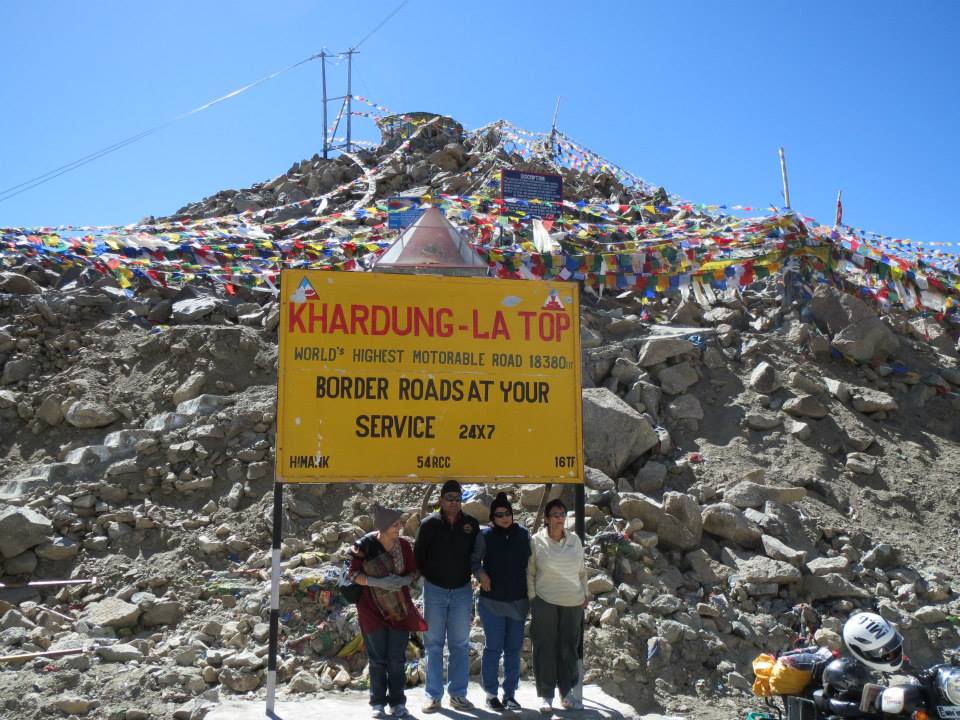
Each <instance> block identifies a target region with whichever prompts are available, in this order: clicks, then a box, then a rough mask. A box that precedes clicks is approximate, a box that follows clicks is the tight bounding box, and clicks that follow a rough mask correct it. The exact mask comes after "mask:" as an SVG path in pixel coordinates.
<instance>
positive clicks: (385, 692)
mask: <svg viewBox="0 0 960 720" xmlns="http://www.w3.org/2000/svg"><path fill="white" fill-rule="evenodd" d="M409 635H410V633H408V632H407V631H406V630H393V629H392V628H381V629H379V630H375V631H374V632H372V633H364V635H363V645H364V647H365V648H366V649H367V658H368V659H369V661H370V704H371V705H388V704H389V705H392V706H394V707H396V706H397V705H403V704H405V703H406V701H407V698H406V696H405V695H404V693H403V689H404V687H406V684H407V675H406V672H405V671H404V662H405V660H406V656H407V639H408V637H409Z"/></svg>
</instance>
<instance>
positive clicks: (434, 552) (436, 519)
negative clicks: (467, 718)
mask: <svg viewBox="0 0 960 720" xmlns="http://www.w3.org/2000/svg"><path fill="white" fill-rule="evenodd" d="M462 501H463V488H461V487H460V483H458V482H457V481H456V480H447V481H446V482H445V483H444V484H443V487H442V488H441V490H440V512H436V513H432V514H430V515H428V516H427V517H425V518H424V519H423V522H421V523H420V530H419V531H418V532H417V540H416V543H415V544H414V546H413V554H414V556H415V557H416V560H417V569H418V570H419V571H420V574H421V575H423V611H424V612H423V614H424V618H425V619H426V621H427V632H426V636H425V638H424V641H425V642H424V644H425V646H426V651H427V687H426V691H427V700H426V703H425V704H424V706H423V708H422V709H423V711H424V712H426V713H431V712H437V711H438V710H440V707H441V705H440V700H441V698H443V684H444V683H443V644H444V640H446V643H447V649H448V651H449V653H450V664H449V667H448V669H447V691H448V692H449V694H450V706H451V707H453V708H454V709H456V710H470V709H472V708H473V704H472V703H471V702H470V701H469V700H467V683H468V682H469V680H470V646H469V640H470V616H471V612H472V609H473V588H472V587H471V585H470V569H471V568H470V556H471V554H472V552H473V544H474V542H475V541H476V538H477V534H478V533H479V531H480V523H479V522H478V521H477V520H476V519H475V518H472V517H470V516H469V515H465V514H464V513H463V511H462V510H461V509H460V504H461V502H462Z"/></svg>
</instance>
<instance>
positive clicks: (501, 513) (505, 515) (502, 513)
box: [493, 510, 513, 518]
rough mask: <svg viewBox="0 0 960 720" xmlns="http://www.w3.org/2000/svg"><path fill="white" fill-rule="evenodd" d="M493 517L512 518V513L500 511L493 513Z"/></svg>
mask: <svg viewBox="0 0 960 720" xmlns="http://www.w3.org/2000/svg"><path fill="white" fill-rule="evenodd" d="M493 516H494V517H495V518H502V517H513V513H512V512H508V511H507V510H501V511H499V512H495V513H494V514H493Z"/></svg>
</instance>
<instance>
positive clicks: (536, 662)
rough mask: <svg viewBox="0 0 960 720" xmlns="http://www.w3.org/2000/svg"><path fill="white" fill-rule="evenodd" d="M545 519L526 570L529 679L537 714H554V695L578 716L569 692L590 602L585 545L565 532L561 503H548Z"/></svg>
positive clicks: (574, 680)
mask: <svg viewBox="0 0 960 720" xmlns="http://www.w3.org/2000/svg"><path fill="white" fill-rule="evenodd" d="M544 513H545V516H546V523H545V524H544V527H543V528H542V529H541V530H540V531H539V532H537V533H536V534H535V535H534V536H533V537H532V538H531V539H530V549H531V554H530V562H529V563H528V565H527V594H528V595H529V596H530V600H531V613H532V622H531V626H530V635H531V637H532V639H533V674H534V677H535V678H536V683H537V695H538V696H539V697H540V711H541V712H545V713H547V712H551V711H552V710H553V695H554V692H555V691H556V690H558V689H559V690H560V697H561V699H562V702H563V707H564V708H566V709H568V710H579V709H581V707H582V705H581V704H580V702H579V701H578V700H577V699H576V698H574V697H573V696H571V695H570V691H571V690H572V689H573V688H574V686H575V685H576V684H577V675H578V668H577V662H578V658H577V654H578V648H579V645H580V633H581V632H582V627H583V608H584V607H585V606H586V604H587V601H588V599H589V593H588V592H587V569H586V565H585V564H584V561H583V545H582V544H581V543H580V538H578V537H577V536H576V534H574V533H571V532H567V530H566V528H565V525H566V520H567V508H566V506H565V505H564V504H563V502H561V501H560V499H559V498H558V499H556V500H551V501H550V502H549V503H547V507H546V509H545V511H544Z"/></svg>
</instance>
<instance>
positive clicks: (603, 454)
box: [582, 388, 660, 477]
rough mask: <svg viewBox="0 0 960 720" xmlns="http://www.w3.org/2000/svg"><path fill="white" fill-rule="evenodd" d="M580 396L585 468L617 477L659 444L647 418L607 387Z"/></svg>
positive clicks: (594, 389)
mask: <svg viewBox="0 0 960 720" xmlns="http://www.w3.org/2000/svg"><path fill="white" fill-rule="evenodd" d="M582 396H583V450H584V462H585V464H586V465H590V466H591V467H595V468H597V469H599V470H601V471H602V472H604V473H606V474H607V475H609V476H610V477H619V476H620V475H621V474H622V473H623V470H624V469H625V468H626V467H627V466H628V465H629V464H630V463H632V462H633V461H634V460H636V459H637V458H638V457H640V456H641V455H643V454H644V453H645V452H647V451H648V450H650V448H652V447H653V446H654V445H656V444H657V443H658V442H659V441H660V436H659V435H657V433H656V431H655V430H654V429H653V426H652V425H650V421H649V420H647V418H645V417H644V416H643V415H641V414H640V413H638V412H637V411H636V410H634V409H633V408H632V407H630V406H629V405H627V403H625V402H624V401H623V400H621V399H620V398H619V397H617V396H616V395H615V394H614V393H612V392H610V391H609V390H607V389H606V388H585V389H584V390H583V391H582Z"/></svg>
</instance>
